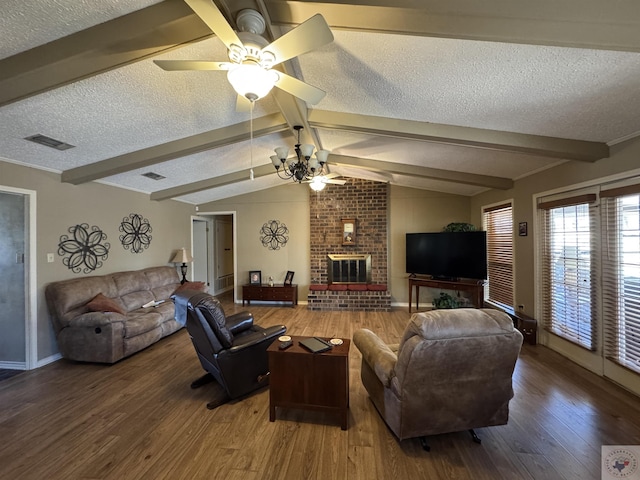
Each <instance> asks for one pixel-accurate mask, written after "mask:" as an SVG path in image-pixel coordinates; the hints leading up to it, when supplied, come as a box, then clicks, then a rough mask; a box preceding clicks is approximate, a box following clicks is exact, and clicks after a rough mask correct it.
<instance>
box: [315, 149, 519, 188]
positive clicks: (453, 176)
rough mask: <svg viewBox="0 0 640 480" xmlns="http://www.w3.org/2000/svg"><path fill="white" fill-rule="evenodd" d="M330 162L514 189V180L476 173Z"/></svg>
mask: <svg viewBox="0 0 640 480" xmlns="http://www.w3.org/2000/svg"><path fill="white" fill-rule="evenodd" d="M328 161H329V162H330V163H332V164H336V165H348V166H350V167H358V168H364V169H366V170H373V171H379V172H386V173H390V174H394V175H407V176H411V177H420V178H429V179H432V180H440V181H445V182H455V183H463V184H465V185H475V186H481V187H486V188H496V189H499V190H509V189H510V188H513V180H511V179H510V178H502V177H492V176H489V175H478V174H475V173H465V172H457V171H454V170H444V169H439V168H430V167H421V166H418V165H407V164H405V163H393V162H383V161H381V160H371V159H367V158H359V157H350V156H347V155H335V154H331V155H329V160H328Z"/></svg>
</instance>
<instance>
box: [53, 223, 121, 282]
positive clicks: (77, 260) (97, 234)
mask: <svg viewBox="0 0 640 480" xmlns="http://www.w3.org/2000/svg"><path fill="white" fill-rule="evenodd" d="M69 233H70V234H71V235H62V236H61V237H60V243H58V255H60V256H61V257H64V258H63V259H62V264H63V265H65V266H66V267H68V268H69V270H71V271H72V272H73V273H80V272H81V271H82V272H83V273H90V272H92V271H94V270H95V269H97V268H100V267H102V264H103V261H104V260H106V259H107V257H108V256H109V248H110V247H111V245H110V244H109V243H108V242H105V240H106V239H107V234H106V233H104V232H103V231H102V230H100V228H99V227H97V226H95V225H94V226H93V227H91V228H89V225H88V224H86V223H81V224H80V225H74V226H72V227H69Z"/></svg>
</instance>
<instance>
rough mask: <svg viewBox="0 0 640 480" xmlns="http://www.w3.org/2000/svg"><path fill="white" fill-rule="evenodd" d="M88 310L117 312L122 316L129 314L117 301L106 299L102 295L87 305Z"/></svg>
mask: <svg viewBox="0 0 640 480" xmlns="http://www.w3.org/2000/svg"><path fill="white" fill-rule="evenodd" d="M87 308H88V309H89V311H90V312H115V313H119V314H121V315H125V314H126V313H127V312H125V311H124V309H123V308H122V307H121V306H120V304H119V303H118V301H117V300H114V299H113V298H109V297H105V296H104V295H103V294H102V293H99V294H98V295H96V296H95V297H93V299H91V301H89V303H87Z"/></svg>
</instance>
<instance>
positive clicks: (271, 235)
mask: <svg viewBox="0 0 640 480" xmlns="http://www.w3.org/2000/svg"><path fill="white" fill-rule="evenodd" d="M260 241H261V242H262V246H263V247H266V248H268V249H269V250H280V247H284V246H285V245H286V244H287V242H288V241H289V229H288V228H287V226H286V225H285V224H284V223H280V222H279V221H278V220H269V221H268V222H267V223H265V224H264V225H262V228H261V229H260Z"/></svg>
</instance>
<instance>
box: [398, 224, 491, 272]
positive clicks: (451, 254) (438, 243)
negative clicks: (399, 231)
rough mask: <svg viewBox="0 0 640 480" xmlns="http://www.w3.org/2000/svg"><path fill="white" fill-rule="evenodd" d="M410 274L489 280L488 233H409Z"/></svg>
mask: <svg viewBox="0 0 640 480" xmlns="http://www.w3.org/2000/svg"><path fill="white" fill-rule="evenodd" d="M406 267H407V273H411V274H414V275H431V276H432V277H434V278H441V279H451V280H456V279H459V278H470V279H475V280H485V279H486V278H487V232H433V233H407V257H406Z"/></svg>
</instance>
